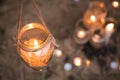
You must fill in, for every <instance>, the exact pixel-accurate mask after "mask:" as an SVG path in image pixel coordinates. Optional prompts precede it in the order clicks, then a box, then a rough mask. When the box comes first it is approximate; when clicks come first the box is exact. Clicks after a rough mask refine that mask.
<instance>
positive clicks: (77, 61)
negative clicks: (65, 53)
mask: <svg viewBox="0 0 120 80" xmlns="http://www.w3.org/2000/svg"><path fill="white" fill-rule="evenodd" d="M73 63H74V65H75V66H81V65H82V59H81V58H80V57H75V58H74V60H73Z"/></svg>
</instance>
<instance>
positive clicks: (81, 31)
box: [77, 30, 86, 38]
mask: <svg viewBox="0 0 120 80" xmlns="http://www.w3.org/2000/svg"><path fill="white" fill-rule="evenodd" d="M85 36H86V32H85V31H84V30H79V31H78V32H77V37H78V38H85Z"/></svg>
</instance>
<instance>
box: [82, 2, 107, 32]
mask: <svg viewBox="0 0 120 80" xmlns="http://www.w3.org/2000/svg"><path fill="white" fill-rule="evenodd" d="M106 14H107V10H106V7H105V4H104V3H103V2H99V1H94V2H91V3H90V5H89V8H88V9H87V10H86V12H85V14H84V16H83V22H84V24H85V26H86V27H87V28H90V29H93V30H96V29H100V28H101V27H102V26H103V24H104V23H105V17H106Z"/></svg>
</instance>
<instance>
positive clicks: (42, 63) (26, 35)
mask: <svg viewBox="0 0 120 80" xmlns="http://www.w3.org/2000/svg"><path fill="white" fill-rule="evenodd" d="M25 1H27V0H21V2H22V3H21V8H20V19H19V23H18V35H17V39H18V42H17V49H18V52H19V54H20V56H21V58H22V59H23V61H24V62H25V63H26V64H27V65H28V66H30V67H31V68H33V69H36V70H40V69H41V68H44V67H46V66H47V64H48V62H49V61H50V59H51V58H52V56H53V54H52V52H53V50H54V46H55V39H54V37H53V36H52V34H51V33H50V32H49V30H48V29H47V28H46V25H45V24H44V21H43V20H42V17H41V15H40V12H39V9H38V7H37V5H36V3H35V1H34V0H28V2H29V4H28V3H25Z"/></svg>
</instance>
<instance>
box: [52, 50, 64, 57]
mask: <svg viewBox="0 0 120 80" xmlns="http://www.w3.org/2000/svg"><path fill="white" fill-rule="evenodd" d="M54 54H55V56H56V57H61V56H62V55H63V53H62V50H60V49H55V50H54Z"/></svg>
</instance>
